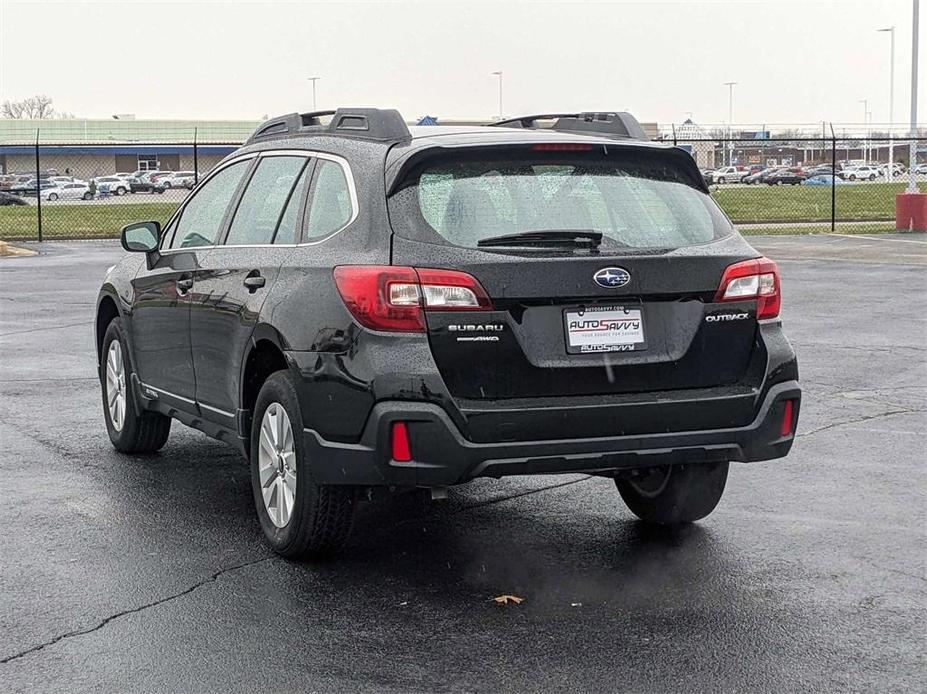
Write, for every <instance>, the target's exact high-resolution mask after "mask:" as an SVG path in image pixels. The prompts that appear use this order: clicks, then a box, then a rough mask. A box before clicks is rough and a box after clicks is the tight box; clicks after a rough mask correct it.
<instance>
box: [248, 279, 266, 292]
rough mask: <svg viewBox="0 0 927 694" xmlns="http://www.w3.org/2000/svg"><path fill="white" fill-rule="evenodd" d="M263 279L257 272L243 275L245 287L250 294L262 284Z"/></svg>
mask: <svg viewBox="0 0 927 694" xmlns="http://www.w3.org/2000/svg"><path fill="white" fill-rule="evenodd" d="M264 283H265V280H264V278H263V277H261V276H260V275H259V274H255V275H248V276H247V277H245V287H247V289H248V291H249V292H251V293H252V294H253V293H254V292H256V291H257V290H258V289H260V288H261V287H263V286H264Z"/></svg>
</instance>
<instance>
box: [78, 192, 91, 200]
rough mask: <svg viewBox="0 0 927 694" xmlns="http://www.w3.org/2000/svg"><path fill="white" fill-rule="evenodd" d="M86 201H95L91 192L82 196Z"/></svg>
mask: <svg viewBox="0 0 927 694" xmlns="http://www.w3.org/2000/svg"><path fill="white" fill-rule="evenodd" d="M81 197H82V198H83V199H84V200H93V193H91V192H90V191H89V190H88V191H87V192H86V193H84V194H83V195H82V196H81Z"/></svg>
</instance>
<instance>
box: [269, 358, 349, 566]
mask: <svg viewBox="0 0 927 694" xmlns="http://www.w3.org/2000/svg"><path fill="white" fill-rule="evenodd" d="M302 421H303V420H302V416H301V413H300V409H299V401H298V400H297V397H296V388H295V387H294V385H293V381H292V378H291V377H290V375H289V374H288V373H287V372H285V371H278V372H276V373H274V374H272V375H271V376H270V377H269V378H268V379H267V381H265V382H264V385H263V386H262V387H261V392H260V393H259V394H258V398H257V403H256V405H255V408H254V419H253V421H252V425H251V487H252V491H253V495H254V504H255V507H256V509H257V515H258V520H259V522H260V524H261V529H262V530H263V531H264V537H265V538H266V540H267V542H268V544H270V546H271V547H272V548H273V549H274V551H276V552H277V553H278V554H281V555H283V556H285V557H320V556H325V555H328V554H331V553H332V552H333V551H335V550H337V549H338V548H339V547H340V546H341V545H343V544H344V542H345V541H346V540H347V538H348V535H349V534H350V531H351V521H352V518H353V515H354V496H353V494H352V490H351V489H350V488H348V487H338V486H328V485H321V484H318V483H317V482H316V481H315V480H314V479H313V475H312V467H311V462H310V461H309V459H308V454H307V452H306V450H305V446H304V444H303V439H302V435H301V434H302Z"/></svg>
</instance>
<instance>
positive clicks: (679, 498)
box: [615, 463, 728, 525]
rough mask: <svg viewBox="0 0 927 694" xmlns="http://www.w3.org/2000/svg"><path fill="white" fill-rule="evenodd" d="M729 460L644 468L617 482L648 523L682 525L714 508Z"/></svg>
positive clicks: (722, 489)
mask: <svg viewBox="0 0 927 694" xmlns="http://www.w3.org/2000/svg"><path fill="white" fill-rule="evenodd" d="M727 470H728V463H701V464H696V465H672V466H668V467H657V468H651V469H649V470H644V471H642V473H643V474H641V475H639V476H637V477H632V478H629V479H616V480H615V485H616V486H617V487H618V491H619V493H620V494H621V498H622V499H623V500H624V502H625V504H627V506H628V508H629V509H630V510H631V512H632V513H633V514H634V515H635V516H637V517H638V518H640V519H641V520H642V521H644V522H645V523H653V524H655V525H680V524H682V523H691V522H692V521H697V520H700V519H702V518H704V517H705V516H707V515H708V514H709V513H711V512H712V511H714V509H715V506H717V505H718V502H719V501H720V500H721V496H722V495H723V494H724V485H725V483H726V482H727Z"/></svg>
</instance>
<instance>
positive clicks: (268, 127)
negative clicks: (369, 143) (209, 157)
mask: <svg viewBox="0 0 927 694" xmlns="http://www.w3.org/2000/svg"><path fill="white" fill-rule="evenodd" d="M325 116H331V120H330V121H329V122H328V124H327V125H326V124H323V123H322V118H323V117H325ZM294 135H330V136H332V135H333V136H340V137H356V138H361V139H365V140H377V141H380V142H397V141H401V140H408V139H411V137H412V135H411V134H410V133H409V128H408V126H407V125H406V122H405V121H404V120H403V118H402V116H401V115H400V114H399V111H396V110H395V109H379V108H339V109H338V110H336V111H312V112H310V113H288V114H286V115H284V116H277V117H276V118H271V119H270V120H268V121H265V122H263V123H261V125H259V126H258V128H257V130H255V131H254V133H253V134H252V135H251V137H249V138H248V140H247V142H245V144H246V145H250V144H251V143H253V142H259V141H262V140H273V139H276V138H281V137H291V136H294Z"/></svg>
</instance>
